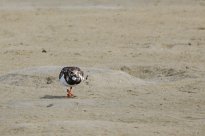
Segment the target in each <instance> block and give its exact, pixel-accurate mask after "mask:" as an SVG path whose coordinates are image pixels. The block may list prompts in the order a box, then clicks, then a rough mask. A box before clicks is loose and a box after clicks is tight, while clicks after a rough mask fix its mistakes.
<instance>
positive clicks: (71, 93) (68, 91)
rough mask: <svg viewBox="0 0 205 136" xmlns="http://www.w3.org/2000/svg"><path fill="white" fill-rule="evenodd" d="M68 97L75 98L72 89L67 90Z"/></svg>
mask: <svg viewBox="0 0 205 136" xmlns="http://www.w3.org/2000/svg"><path fill="white" fill-rule="evenodd" d="M67 97H73V92H72V87H70V89H67Z"/></svg>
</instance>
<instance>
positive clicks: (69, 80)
mask: <svg viewBox="0 0 205 136" xmlns="http://www.w3.org/2000/svg"><path fill="white" fill-rule="evenodd" d="M59 80H60V83H62V84H63V85H65V86H67V87H68V88H67V97H74V95H73V92H72V87H73V86H75V85H78V84H80V82H81V81H83V80H84V73H83V71H82V70H81V69H80V68H78V67H64V68H63V69H62V70H61V72H60V74H59Z"/></svg>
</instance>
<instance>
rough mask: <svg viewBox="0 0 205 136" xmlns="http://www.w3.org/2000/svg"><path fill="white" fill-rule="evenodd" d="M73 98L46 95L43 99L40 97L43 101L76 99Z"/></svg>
mask: <svg viewBox="0 0 205 136" xmlns="http://www.w3.org/2000/svg"><path fill="white" fill-rule="evenodd" d="M75 97H76V96H73V97H67V96H56V95H45V96H43V97H40V98H41V99H69V98H75Z"/></svg>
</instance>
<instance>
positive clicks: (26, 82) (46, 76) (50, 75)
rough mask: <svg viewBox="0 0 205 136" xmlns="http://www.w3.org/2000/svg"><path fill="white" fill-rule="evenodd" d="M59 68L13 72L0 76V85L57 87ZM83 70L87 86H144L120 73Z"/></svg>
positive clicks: (103, 70) (140, 82)
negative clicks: (86, 76)
mask: <svg viewBox="0 0 205 136" xmlns="http://www.w3.org/2000/svg"><path fill="white" fill-rule="evenodd" d="M61 68H62V67H61V66H47V67H35V68H27V69H22V70H18V71H13V72H11V73H8V74H5V75H2V76H0V83H1V84H7V85H12V86H27V87H35V88H38V87H40V88H43V87H48V86H51V85H52V86H53V87H58V84H59V83H58V75H59V72H60V70H61ZM83 70H84V71H85V74H86V75H88V80H87V81H86V84H87V85H89V86H95V87H105V88H106V87H117V88H118V87H124V86H133V85H137V84H145V82H144V81H143V80H140V79H138V78H135V77H133V76H131V75H129V74H127V73H125V72H121V71H116V70H110V69H100V68H83ZM99 83H100V84H99Z"/></svg>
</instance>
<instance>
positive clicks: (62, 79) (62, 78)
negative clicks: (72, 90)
mask: <svg viewBox="0 0 205 136" xmlns="http://www.w3.org/2000/svg"><path fill="white" fill-rule="evenodd" d="M60 83H61V84H62V85H64V86H69V87H72V86H75V85H69V84H68V83H67V82H66V81H65V78H64V75H63V76H62V77H61V78H60Z"/></svg>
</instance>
